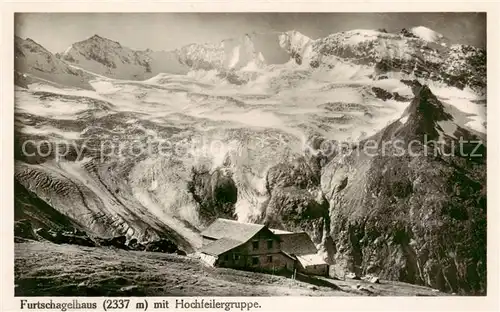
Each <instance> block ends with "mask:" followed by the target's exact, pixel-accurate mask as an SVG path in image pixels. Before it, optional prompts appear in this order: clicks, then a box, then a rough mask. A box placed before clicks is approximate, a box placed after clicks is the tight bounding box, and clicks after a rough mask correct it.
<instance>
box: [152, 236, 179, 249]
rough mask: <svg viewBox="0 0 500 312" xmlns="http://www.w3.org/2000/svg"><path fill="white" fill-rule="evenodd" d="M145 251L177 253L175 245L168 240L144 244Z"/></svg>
mask: <svg viewBox="0 0 500 312" xmlns="http://www.w3.org/2000/svg"><path fill="white" fill-rule="evenodd" d="M145 250H146V251H153V252H165V253H175V252H177V251H178V248H177V245H175V244H174V243H173V242H172V241H170V240H168V239H165V238H163V239H160V240H157V241H152V242H149V243H147V244H146V249H145Z"/></svg>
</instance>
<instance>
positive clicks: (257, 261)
mask: <svg viewBox="0 0 500 312" xmlns="http://www.w3.org/2000/svg"><path fill="white" fill-rule="evenodd" d="M252 264H253V265H257V264H259V257H252Z"/></svg>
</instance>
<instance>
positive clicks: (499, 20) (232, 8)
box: [0, 0, 500, 311]
mask: <svg viewBox="0 0 500 312" xmlns="http://www.w3.org/2000/svg"><path fill="white" fill-rule="evenodd" d="M79 11H80V12H82V11H83V12H487V31H488V35H487V48H488V53H487V56H488V61H487V66H488V67H487V73H488V84H487V85H488V100H487V103H488V110H487V125H488V137H489V140H488V143H489V146H488V147H489V148H488V173H487V175H488V179H487V181H488V182H487V183H488V185H487V186H488V249H487V259H488V281H487V282H488V285H487V288H488V294H487V296H484V297H456V296H454V297H286V298H280V297H260V298H255V297H254V298H255V299H257V300H258V301H259V302H260V303H261V305H262V306H263V309H261V310H254V311H298V310H303V311H313V310H316V311H319V310H323V311H326V310H335V311H347V310H355V311H382V310H383V311H387V310H408V311H410V310H411V311H417V310H418V311H424V310H425V311H498V310H500V307H499V303H498V297H497V295H498V294H499V291H498V290H499V287H498V286H499V276H500V274H499V261H498V260H499V250H500V248H499V245H498V242H497V240H496V239H495V238H498V237H500V235H499V234H500V233H499V230H498V225H499V221H500V220H499V212H498V210H499V207H500V205H499V204H500V202H499V200H498V199H499V198H498V194H499V192H498V190H499V185H500V183H499V181H498V177H499V176H500V172H499V159H500V157H499V156H500V155H499V152H500V148H499V144H498V143H499V142H498V141H499V140H498V137H497V135H500V131H499V126H500V122H497V121H495V120H494V118H495V117H497V116H500V107H499V105H498V104H497V103H499V99H500V97H499V88H498V86H499V82H500V79H499V78H500V77H499V72H500V68H499V64H500V63H499V60H498V55H500V53H499V52H500V51H499V49H498V47H499V44H498V41H499V37H498V31H499V30H500V15H499V12H500V11H499V5H498V3H497V2H496V1H491V2H472V1H471V2H460V3H456V2H453V1H441V2H435V1H427V2H402V1H397V2H396V1H390V2H387V1H386V2H375V1H355V0H352V1H349V2H332V1H316V2H309V1H308V2H306V1H301V2H299V1H273V2H270V1H254V2H244V1H196V2H194V1H192V2H187V1H184V2H171V1H170V2H152V1H140V2H139V1H136V2H126V1H116V0H110V1H108V2H102V1H87V2H82V1H51V2H49V1H32V2H23V1H17V2H16V3H13V2H8V3H7V2H3V3H2V13H1V14H2V45H1V46H2V58H1V60H2V62H1V70H2V79H1V85H2V102H1V103H0V107H1V118H2V120H1V122H0V127H1V136H2V140H1V149H2V153H1V156H0V157H1V158H0V164H1V171H0V172H1V177H2V184H1V187H0V202H1V207H2V214H1V218H0V237H1V240H2V244H1V246H2V252H1V258H0V261H1V275H0V283H1V284H0V285H1V287H0V289H1V298H0V309H1V310H2V311H20V306H19V302H20V299H21V298H19V297H14V287H13V285H14V274H13V251H14V249H13V248H14V243H13V222H12V221H13V219H14V213H13V212H14V210H13V183H12V182H13V176H14V170H13V116H14V112H13V108H14V92H13V91H14V88H13V86H14V81H13V69H14V64H13V60H14V49H13V43H14V40H13V38H14V36H13V34H14V31H13V30H14V12H79ZM54 35H57V34H54ZM495 191H496V192H495ZM32 299H34V298H32ZM45 299H47V300H48V299H53V300H54V301H55V302H57V301H62V300H64V299H66V300H68V299H69V300H71V299H72V298H61V297H52V298H49V297H45ZM82 299H83V298H82ZM88 299H90V298H88ZM95 299H97V300H103V298H101V297H98V298H95ZM154 299H156V300H160V299H161V298H160V297H157V298H154ZM165 299H166V298H165ZM169 299H171V298H169ZM185 299H188V298H185ZM217 299H220V300H224V299H227V300H235V299H237V298H234V297H232V298H224V297H219V298H217ZM242 299H245V300H247V299H248V298H242ZM129 310H135V309H129ZM171 310H173V309H171ZM52 311H55V310H52ZM196 311H202V310H196ZM220 311H223V310H220Z"/></svg>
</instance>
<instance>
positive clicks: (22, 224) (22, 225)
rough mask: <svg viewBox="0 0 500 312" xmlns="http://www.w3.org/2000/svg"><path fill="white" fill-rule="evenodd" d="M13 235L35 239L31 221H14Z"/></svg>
mask: <svg viewBox="0 0 500 312" xmlns="http://www.w3.org/2000/svg"><path fill="white" fill-rule="evenodd" d="M14 236H16V237H21V238H27V239H33V240H36V236H35V232H34V231H33V227H32V225H31V222H30V221H29V220H26V219H23V220H19V221H16V222H14Z"/></svg>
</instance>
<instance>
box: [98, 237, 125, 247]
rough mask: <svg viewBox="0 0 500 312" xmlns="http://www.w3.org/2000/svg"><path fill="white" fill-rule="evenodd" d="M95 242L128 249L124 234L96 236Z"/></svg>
mask: <svg viewBox="0 0 500 312" xmlns="http://www.w3.org/2000/svg"><path fill="white" fill-rule="evenodd" d="M96 242H97V243H98V244H99V245H100V246H106V247H115V248H119V249H125V250H129V247H128V246H127V244H126V242H127V237H126V236H117V237H112V238H96Z"/></svg>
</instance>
